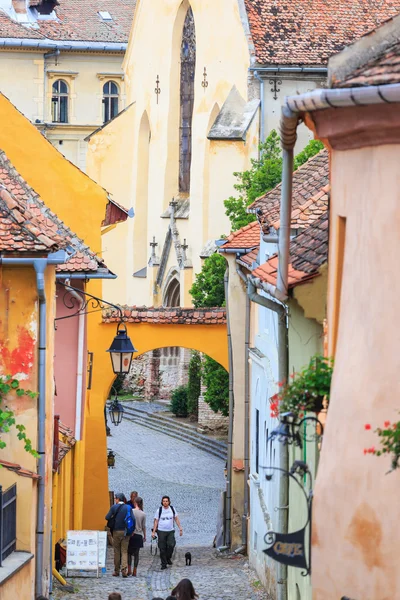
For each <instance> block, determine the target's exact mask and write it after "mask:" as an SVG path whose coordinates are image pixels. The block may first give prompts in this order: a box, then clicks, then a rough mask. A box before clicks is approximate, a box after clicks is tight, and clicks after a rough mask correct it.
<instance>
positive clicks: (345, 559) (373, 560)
mask: <svg viewBox="0 0 400 600" xmlns="http://www.w3.org/2000/svg"><path fill="white" fill-rule="evenodd" d="M399 156H400V146H393V145H390V146H389V145H386V146H379V147H374V148H372V147H369V148H363V149H358V150H349V151H333V152H332V171H331V179H332V196H331V235H330V249H329V255H330V264H329V277H330V282H329V294H328V305H329V320H328V323H329V324H331V322H334V315H335V313H336V314H337V322H338V329H337V346H336V355H335V371H334V377H333V384H332V391H331V399H330V405H329V411H328V417H327V423H326V431H325V435H324V441H323V445H322V452H321V460H320V464H319V469H318V476H317V481H316V487H315V504H314V519H313V576H312V580H313V598H314V599H315V600H337V599H338V598H341V597H342V596H347V597H349V598H355V599H358V600H395V599H397V598H400V570H399V539H398V537H399V536H398V533H397V532H398V525H399V523H400V502H399V489H400V487H399V484H400V472H393V473H390V474H386V473H387V471H388V470H389V468H390V458H389V457H386V456H381V457H375V456H372V455H367V456H365V455H364V452H363V449H364V448H367V447H370V446H379V441H378V439H379V438H378V437H377V436H376V434H374V433H373V429H375V428H376V427H379V426H382V425H383V422H384V421H386V420H389V421H394V420H396V421H397V420H398V419H399V412H398V411H399V397H400V379H399V372H400V353H399V346H400V328H399V327H398V321H399V297H400V280H399V278H398V277H397V274H398V264H399V256H400V236H399V231H400V171H399V167H398V165H399ZM343 217H346V232H345V251H344V260H343V275H342V282H341V297H340V298H338V294H337V289H338V288H337V284H338V282H337V273H338V270H339V271H340V256H341V253H342V252H341V248H339V247H338V246H339V243H342V244H343V241H344V240H343V238H344V236H343V227H342V226H341V225H340V218H343ZM340 240H342V242H340ZM330 335H331V344H332V331H331V332H330ZM331 347H332V345H331ZM366 423H370V424H371V426H372V430H371V431H366V430H365V428H364V425H365V424H366Z"/></svg>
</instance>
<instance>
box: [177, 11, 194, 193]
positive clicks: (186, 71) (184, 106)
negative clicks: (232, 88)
mask: <svg viewBox="0 0 400 600" xmlns="http://www.w3.org/2000/svg"><path fill="white" fill-rule="evenodd" d="M195 68H196V31H195V27H194V18H193V12H192V9H191V8H189V10H188V11H187V13H186V18H185V23H184V25H183V32H182V45H181V82H180V104H181V113H180V127H179V191H180V192H184V193H189V191H190V165H191V162H192V116H193V104H194V74H195Z"/></svg>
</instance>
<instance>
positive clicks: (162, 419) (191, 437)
mask: <svg viewBox="0 0 400 600" xmlns="http://www.w3.org/2000/svg"><path fill="white" fill-rule="evenodd" d="M124 419H126V420H127V421H131V422H133V423H137V425H142V426H143V427H148V428H149V429H152V430H153V431H157V432H158V433H164V434H165V435H168V436H169V437H172V438H175V439H177V440H181V441H184V442H187V443H188V444H191V445H192V446H195V447H196V448H200V450H203V451H204V452H208V454H212V455H213V456H216V457H217V458H220V459H221V460H224V461H226V460H227V455H228V450H227V449H228V445H227V444H226V442H221V441H219V440H215V439H213V438H211V437H209V436H207V435H204V434H202V433H199V432H198V431H197V430H196V428H195V427H194V426H193V425H189V424H188V423H178V422H177V421H176V420H175V419H173V418H171V417H167V416H164V415H163V414H162V413H149V412H145V411H144V410H140V409H138V408H133V407H130V406H126V405H125V404H124Z"/></svg>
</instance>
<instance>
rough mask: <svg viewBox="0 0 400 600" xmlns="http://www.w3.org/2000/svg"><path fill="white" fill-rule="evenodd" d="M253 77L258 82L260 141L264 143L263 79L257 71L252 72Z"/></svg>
mask: <svg viewBox="0 0 400 600" xmlns="http://www.w3.org/2000/svg"><path fill="white" fill-rule="evenodd" d="M253 73H254V77H255V78H256V79H258V81H259V82H260V141H261V143H264V141H265V123H264V79H263V78H262V77H260V75H259V74H258V72H257V71H254V72H253Z"/></svg>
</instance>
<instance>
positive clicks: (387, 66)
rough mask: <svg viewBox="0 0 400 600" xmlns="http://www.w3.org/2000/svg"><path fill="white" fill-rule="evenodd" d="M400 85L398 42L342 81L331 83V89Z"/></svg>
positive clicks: (399, 44)
mask: <svg viewBox="0 0 400 600" xmlns="http://www.w3.org/2000/svg"><path fill="white" fill-rule="evenodd" d="M389 83H400V42H397V43H396V44H394V45H393V46H392V47H391V48H389V49H387V50H386V51H384V52H383V53H382V54H381V55H380V56H378V57H377V58H374V59H373V60H371V61H370V62H368V63H366V64H365V65H363V66H362V67H359V68H358V69H356V70H355V71H354V72H353V73H351V75H349V76H348V77H347V78H346V79H344V80H343V81H333V82H332V84H333V85H332V87H339V88H340V87H362V86H366V85H386V84H389Z"/></svg>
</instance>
